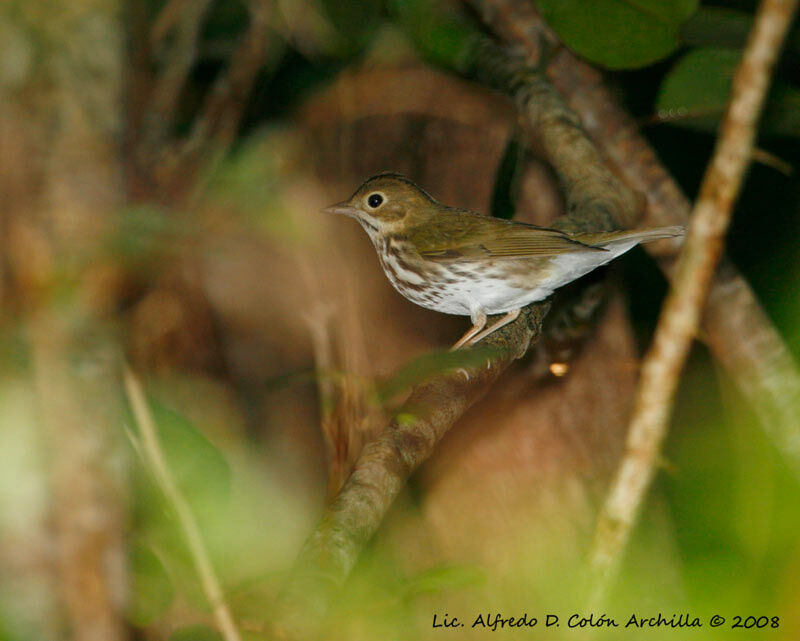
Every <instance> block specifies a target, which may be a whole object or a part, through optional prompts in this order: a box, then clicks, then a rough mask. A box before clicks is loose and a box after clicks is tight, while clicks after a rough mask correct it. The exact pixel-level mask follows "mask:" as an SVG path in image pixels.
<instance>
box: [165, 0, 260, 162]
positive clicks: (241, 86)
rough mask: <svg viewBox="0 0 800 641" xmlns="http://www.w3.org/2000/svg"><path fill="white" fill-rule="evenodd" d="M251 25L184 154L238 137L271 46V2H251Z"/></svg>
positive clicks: (223, 145)
mask: <svg viewBox="0 0 800 641" xmlns="http://www.w3.org/2000/svg"><path fill="white" fill-rule="evenodd" d="M247 4H248V9H249V13H250V24H249V26H248V29H247V32H246V33H245V34H244V36H242V39H241V41H240V42H239V45H238V46H237V47H236V49H235V50H234V52H233V54H232V55H231V60H230V64H229V66H228V69H227V70H226V71H224V72H221V73H220V75H219V78H217V80H216V82H214V86H213V87H212V88H211V91H210V92H209V95H208V98H207V99H206V102H205V104H204V105H203V108H202V110H201V112H200V114H199V115H198V117H197V118H196V119H195V122H194V125H193V127H192V131H191V134H190V135H189V138H188V139H187V141H186V142H185V143H184V145H183V149H182V150H181V151H182V153H183V154H187V153H188V154H191V153H196V152H197V151H198V150H199V149H201V148H202V147H203V146H204V145H206V144H208V143H210V142H214V143H215V148H216V150H217V151H218V150H219V149H225V148H227V147H228V146H229V145H230V144H231V142H232V141H233V139H234V138H235V136H236V132H237V129H238V127H239V123H240V121H241V118H242V114H243V112H244V108H245V106H246V105H247V99H248V96H249V95H250V90H251V89H252V86H253V83H254V82H255V79H256V78H257V76H258V72H259V71H260V70H261V68H262V66H263V64H264V60H265V58H266V55H267V50H268V44H269V33H270V31H269V20H270V16H271V13H272V11H273V4H274V3H273V2H272V1H271V0H250V2H248V3H247Z"/></svg>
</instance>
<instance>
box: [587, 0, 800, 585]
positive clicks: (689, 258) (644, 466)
mask: <svg viewBox="0 0 800 641" xmlns="http://www.w3.org/2000/svg"><path fill="white" fill-rule="evenodd" d="M796 8H797V0H764V1H763V2H762V3H761V6H760V8H759V10H758V13H757V14H756V19H755V23H754V25H753V30H752V32H751V34H750V38H749V40H748V43H747V46H746V47H745V50H744V54H743V56H742V60H741V62H740V63H739V67H738V69H737V71H736V75H735V76H734V79H733V90H732V94H731V101H730V104H729V107H728V110H727V112H726V114H725V117H724V119H723V121H722V126H721V129H720V138H719V141H718V143H717V147H716V150H715V152H714V156H713V158H712V161H711V164H710V166H709V168H708V171H707V172H706V175H705V178H704V180H703V185H702V188H701V190H700V196H699V198H698V200H697V204H696V205H695V209H694V213H693V214H692V218H691V226H690V229H689V234H688V237H687V240H686V244H685V245H684V248H683V251H682V252H681V255H680V258H679V260H678V264H677V268H676V271H675V275H674V278H673V286H672V289H671V291H670V294H669V296H668V297H667V300H666V302H665V304H664V308H663V310H662V312H661V318H660V319H659V323H658V327H657V328H656V333H655V337H654V339H653V345H652V347H651V348H650V351H649V352H648V354H647V355H646V357H645V359H644V362H643V364H642V375H641V381H640V383H639V390H638V393H637V396H636V400H635V405H634V411H633V417H632V419H631V426H630V432H629V434H628V442H627V447H626V453H625V456H624V458H623V461H622V463H621V465H620V467H619V469H618V471H617V476H616V478H615V480H614V482H613V484H612V487H611V490H610V492H609V494H608V497H607V499H606V503H605V505H604V507H603V510H602V512H601V515H600V519H599V521H598V525H597V531H596V538H595V544H594V549H593V551H592V556H591V561H592V564H593V566H594V569H595V570H596V571H597V572H598V573H599V574H600V584H599V586H598V587H599V588H600V589H601V590H602V588H603V587H604V585H605V583H606V582H607V580H608V578H609V577H610V576H611V574H612V572H613V569H614V568H615V566H616V564H617V561H618V559H619V557H620V555H621V552H622V550H623V548H624V546H625V543H626V541H627V539H628V537H629V535H630V531H631V528H632V527H633V523H634V520H635V518H636V514H637V512H638V508H639V505H640V504H641V501H642V498H643V497H644V494H645V492H646V491H647V488H648V486H649V485H650V482H651V480H652V478H653V475H654V468H655V459H656V457H657V456H658V453H659V450H660V448H661V442H662V441H663V439H664V435H665V434H666V431H667V424H668V421H669V416H670V411H671V408H672V399H673V397H674V394H675V390H676V388H677V386H678V379H679V377H680V373H681V370H682V369H683V365H684V363H685V361H686V357H687V355H688V353H689V348H690V347H691V344H692V340H693V339H694V336H695V333H696V332H697V330H698V327H699V324H700V319H701V315H702V310H703V305H704V303H705V300H706V297H707V296H708V293H709V290H710V288H711V281H712V279H713V277H714V270H715V268H716V266H717V262H718V261H719V258H720V256H721V255H722V251H723V246H724V239H725V232H726V230H727V228H728V223H729V222H730V217H731V211H732V209H733V204H734V202H735V201H736V198H737V196H738V194H739V191H740V189H741V185H742V181H743V178H744V174H745V172H746V170H747V167H748V165H749V163H750V159H751V151H752V148H753V142H754V140H755V136H756V127H757V123H758V118H759V115H760V114H761V110H762V108H763V106H764V101H765V97H766V92H767V88H768V86H769V81H770V77H771V72H772V68H773V67H774V65H775V62H776V60H777V58H778V54H779V52H780V48H781V44H782V43H783V40H784V37H785V35H786V32H787V30H788V27H789V24H790V23H791V18H792V15H793V13H794V11H795V10H796Z"/></svg>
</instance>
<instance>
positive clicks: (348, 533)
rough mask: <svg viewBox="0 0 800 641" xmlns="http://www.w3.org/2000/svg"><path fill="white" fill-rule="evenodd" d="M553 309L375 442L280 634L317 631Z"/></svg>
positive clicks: (297, 588)
mask: <svg viewBox="0 0 800 641" xmlns="http://www.w3.org/2000/svg"><path fill="white" fill-rule="evenodd" d="M549 307H550V305H549V303H546V302H544V303H534V304H533V305H530V306H528V307H527V308H525V309H524V310H523V313H522V314H520V318H519V319H518V320H517V321H515V322H514V323H511V324H510V325H507V326H506V327H504V328H502V329H500V330H498V331H497V332H495V333H493V334H491V335H490V336H488V337H487V338H486V340H485V341H484V342H483V343H482V345H485V347H487V348H489V349H490V350H491V351H492V353H493V354H495V356H494V357H493V358H491V359H490V360H489V361H488V363H487V364H485V365H483V364H482V365H478V366H476V367H473V368H470V369H469V370H468V374H469V378H467V379H465V377H464V376H463V375H462V374H461V373H455V374H453V373H450V374H446V375H442V376H438V377H436V378H435V379H433V380H431V381H429V382H427V383H424V384H422V385H418V386H417V387H415V388H414V390H413V391H412V393H411V396H410V397H409V399H408V400H407V401H406V403H405V404H404V405H403V407H402V409H401V410H400V411H399V412H398V413H397V415H396V416H395V418H393V419H392V420H391V422H390V423H389V425H388V426H387V427H386V429H385V430H384V431H383V432H382V433H381V434H380V435H379V436H378V437H377V438H376V439H375V440H373V441H371V442H370V443H368V444H367V445H366V446H365V447H364V450H363V451H362V453H361V456H360V457H359V459H358V461H357V462H356V465H355V468H354V470H353V473H352V474H351V475H350V478H349V479H348V480H347V482H346V483H345V484H344V486H343V487H342V490H341V491H340V492H339V494H338V496H337V497H336V499H335V500H334V502H333V503H332V504H331V505H330V506H329V508H328V509H327V511H326V513H325V515H324V517H323V519H322V521H321V522H320V524H319V525H318V527H317V528H316V530H315V531H314V532H313V534H312V535H311V537H310V538H309V539H308V540H307V541H306V543H305V545H304V546H303V549H302V550H301V552H300V556H299V558H298V561H297V563H296V565H295V568H294V571H293V573H292V575H291V577H290V579H289V582H288V583H287V585H286V586H285V588H284V592H283V594H282V606H283V609H282V611H281V619H280V621H279V623H278V624H277V626H276V627H277V628H278V629H277V632H279V633H280V634H281V635H292V634H297V633H298V632H302V631H304V630H308V629H313V627H314V625H315V623H316V622H317V621H318V620H319V617H321V616H322V615H323V614H324V612H325V610H326V609H327V607H328V603H329V602H330V599H331V598H332V596H333V594H334V593H335V591H336V590H337V589H338V588H339V586H340V585H341V583H342V582H343V581H344V580H345V579H346V578H347V576H348V574H349V573H350V570H351V569H352V567H353V565H354V564H355V562H356V559H357V558H358V555H359V554H360V552H361V550H362V548H363V547H364V545H365V544H366V543H367V541H368V540H369V539H370V538H371V537H372V535H373V534H374V533H375V532H376V531H377V529H378V527H379V526H380V523H381V521H382V520H383V517H384V516H385V514H386V512H387V511H388V510H389V507H390V506H391V504H392V502H393V501H394V499H395V497H396V496H397V494H398V493H399V492H400V490H401V489H402V488H403V486H404V485H405V482H406V480H407V479H408V477H409V476H410V475H411V473H412V472H414V470H416V469H417V468H418V467H419V466H420V465H421V464H422V462H423V461H425V460H426V459H427V458H428V457H429V456H430V455H431V454H432V453H433V449H434V447H435V445H436V443H437V442H438V441H439V440H440V439H441V438H442V437H443V436H444V435H445V433H446V432H447V431H448V430H449V429H450V427H451V426H452V425H453V423H455V421H456V420H457V419H458V418H459V417H460V416H461V415H462V414H463V413H464V412H465V411H466V410H467V409H468V408H469V407H470V406H471V405H472V404H473V403H474V402H475V401H476V400H478V399H479V398H480V397H481V396H482V395H483V394H484V393H485V392H486V391H487V390H488V389H489V387H490V386H491V384H492V383H494V381H496V380H497V378H498V377H499V376H500V374H502V373H503V371H505V369H506V368H507V367H508V366H509V365H510V364H511V363H512V361H513V360H514V359H515V358H519V357H520V356H522V355H523V354H524V353H525V352H526V350H527V349H528V346H529V344H531V343H535V342H536V340H538V337H539V332H540V330H541V324H542V321H543V319H544V317H545V315H546V313H547V311H548V309H549Z"/></svg>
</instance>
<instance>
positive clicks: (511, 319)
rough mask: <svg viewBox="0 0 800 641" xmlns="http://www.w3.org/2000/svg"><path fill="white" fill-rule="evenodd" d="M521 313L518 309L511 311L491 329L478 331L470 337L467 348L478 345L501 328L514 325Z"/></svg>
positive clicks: (491, 326)
mask: <svg viewBox="0 0 800 641" xmlns="http://www.w3.org/2000/svg"><path fill="white" fill-rule="evenodd" d="M519 312H520V310H518V309H512V310H511V311H510V312H508V313H507V314H506V315H505V316H503V317H502V318H501V319H500V320H498V321H497V322H496V323H494V324H493V325H490V326H489V327H487V328H486V329H484V330H483V331H482V332H481V331H478V332H475V333H473V334H472V335H471V336H470V337H469V339H468V340H467V342H466V345H467V346H471V345H474V344H475V343H477V342H478V341H479V340H482V339H484V338H486V337H487V336H488V335H489V334H491V333H492V332H495V331H497V330H498V329H500V328H501V327H505V326H506V325H508V324H509V323H513V322H514V321H515V320H517V317H518V316H519ZM471 331H472V330H470V332H471ZM470 332H467V334H470ZM464 338H467V336H466V335H465V336H464ZM464 338H462V339H461V340H460V341H458V342H459V343H461V341H463V340H464ZM456 344H458V343H456Z"/></svg>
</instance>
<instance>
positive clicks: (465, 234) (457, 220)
mask: <svg viewBox="0 0 800 641" xmlns="http://www.w3.org/2000/svg"><path fill="white" fill-rule="evenodd" d="M453 213H455V214H457V215H456V216H453V215H452V214H453ZM442 214H443V215H441V216H439V217H438V218H437V220H434V221H428V222H426V223H425V224H424V225H421V226H420V227H418V228H416V229H412V230H410V232H409V240H411V242H412V243H413V244H414V246H415V247H416V249H417V251H418V252H419V253H420V255H421V256H423V257H424V258H427V259H429V260H439V261H448V260H481V259H492V258H528V257H535V256H554V255H557V254H565V253H568V252H575V251H588V252H596V251H606V250H605V249H603V248H602V247H592V246H591V245H586V244H584V243H582V242H580V241H579V240H576V239H575V238H573V237H571V236H570V235H569V234H567V233H565V232H562V231H558V230H556V229H548V228H546V227H537V226H535V225H528V224H526V223H519V222H512V221H508V220H502V219H499V218H489V217H486V216H480V215H478V214H473V213H472V212H465V211H461V210H448V211H447V212H442ZM448 214H450V215H448Z"/></svg>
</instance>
